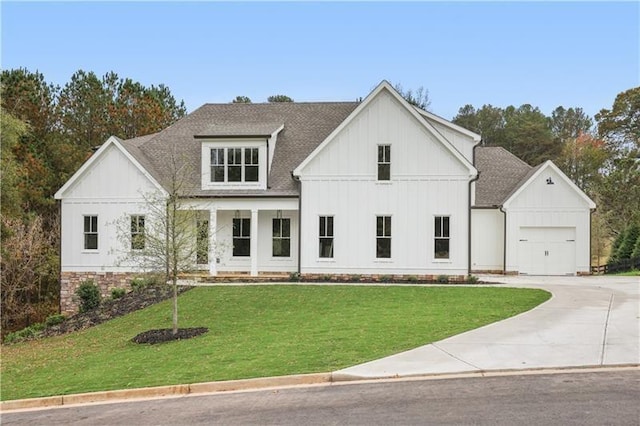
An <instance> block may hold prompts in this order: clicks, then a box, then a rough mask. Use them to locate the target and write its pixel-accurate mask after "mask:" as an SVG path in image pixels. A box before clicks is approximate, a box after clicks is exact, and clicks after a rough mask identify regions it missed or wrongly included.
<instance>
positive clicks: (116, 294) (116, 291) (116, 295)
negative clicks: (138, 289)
mask: <svg viewBox="0 0 640 426" xmlns="http://www.w3.org/2000/svg"><path fill="white" fill-rule="evenodd" d="M125 294H127V291H126V290H125V289H124V288H119V287H116V288H112V289H111V298H112V299H114V300H115V299H120V298H121V297H122V296H124V295H125Z"/></svg>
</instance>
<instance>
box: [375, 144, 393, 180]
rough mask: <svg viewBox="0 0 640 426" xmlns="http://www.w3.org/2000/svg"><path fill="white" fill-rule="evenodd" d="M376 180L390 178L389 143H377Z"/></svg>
mask: <svg viewBox="0 0 640 426" xmlns="http://www.w3.org/2000/svg"><path fill="white" fill-rule="evenodd" d="M378 180H391V145H378Z"/></svg>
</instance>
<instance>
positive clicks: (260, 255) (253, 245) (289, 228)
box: [189, 198, 299, 277]
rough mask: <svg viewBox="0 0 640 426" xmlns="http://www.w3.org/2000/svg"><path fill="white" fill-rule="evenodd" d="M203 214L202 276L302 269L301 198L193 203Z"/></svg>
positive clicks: (200, 216) (199, 259)
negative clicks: (300, 257) (299, 214)
mask: <svg viewBox="0 0 640 426" xmlns="http://www.w3.org/2000/svg"><path fill="white" fill-rule="evenodd" d="M189 208H191V209H193V210H195V211H196V212H197V225H196V226H197V228H198V232H197V237H198V240H199V241H198V248H199V250H198V254H197V264H198V269H199V270H200V271H201V272H204V273H208V275H209V276H218V275H225V276H232V275H234V274H238V275H245V276H246V275H250V276H253V277H257V276H259V275H265V274H286V273H291V272H296V271H297V270H298V232H299V217H298V199H297V198H266V199H262V198H247V199H240V198H219V199H211V200H195V201H191V202H189Z"/></svg>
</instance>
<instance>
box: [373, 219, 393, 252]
mask: <svg viewBox="0 0 640 426" xmlns="http://www.w3.org/2000/svg"><path fill="white" fill-rule="evenodd" d="M376 257H377V258H378V259H389V258H391V216H377V217H376Z"/></svg>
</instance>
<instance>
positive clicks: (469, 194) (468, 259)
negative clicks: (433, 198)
mask: <svg viewBox="0 0 640 426" xmlns="http://www.w3.org/2000/svg"><path fill="white" fill-rule="evenodd" d="M481 143H482V140H479V141H478V142H477V143H476V144H475V145H474V146H473V149H472V150H471V161H472V164H473V167H475V166H476V148H477V147H478V146H480V144H481ZM476 170H477V169H476ZM478 179H480V172H479V171H478V174H477V175H476V176H475V177H474V178H472V179H470V180H469V191H468V192H469V193H468V194H467V195H468V197H467V198H468V201H469V216H468V218H467V219H468V241H467V275H469V274H471V186H472V184H473V182H475V181H477V180H478Z"/></svg>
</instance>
